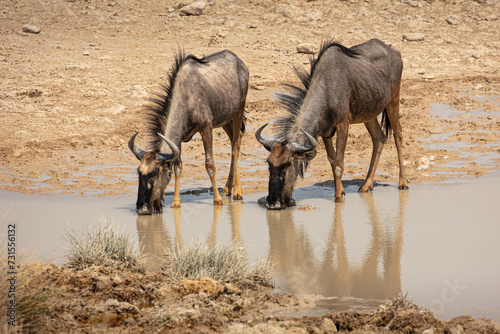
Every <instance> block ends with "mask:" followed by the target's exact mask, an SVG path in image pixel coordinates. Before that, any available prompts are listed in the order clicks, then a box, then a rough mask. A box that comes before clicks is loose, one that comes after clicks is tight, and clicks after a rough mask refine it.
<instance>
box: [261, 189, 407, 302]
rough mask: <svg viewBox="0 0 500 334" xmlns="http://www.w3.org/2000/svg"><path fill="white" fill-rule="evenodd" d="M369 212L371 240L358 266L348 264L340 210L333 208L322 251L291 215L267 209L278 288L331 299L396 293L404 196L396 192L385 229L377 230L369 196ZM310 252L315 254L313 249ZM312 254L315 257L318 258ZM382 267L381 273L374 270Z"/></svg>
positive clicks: (377, 220) (373, 209) (377, 223)
mask: <svg viewBox="0 0 500 334" xmlns="http://www.w3.org/2000/svg"><path fill="white" fill-rule="evenodd" d="M362 197H363V198H364V200H365V202H366V204H367V206H368V211H369V213H370V225H371V240H370V242H369V246H368V250H367V251H366V253H365V254H364V256H363V259H362V262H361V265H355V264H353V263H350V261H349V258H348V252H347V249H346V238H345V234H344V227H343V220H342V207H343V206H344V205H345V204H343V203H337V204H335V210H334V214H333V221H332V225H331V228H330V230H329V231H328V232H327V231H325V232H327V233H328V234H327V235H328V239H327V243H326V246H325V247H324V248H323V249H321V251H319V252H318V251H317V248H316V247H317V245H316V244H315V242H314V240H311V239H310V236H309V235H308V234H306V233H304V231H303V230H301V229H298V228H296V227H295V223H294V217H293V216H294V212H295V211H294V210H282V211H276V210H268V211H267V213H266V217H267V222H268V226H269V239H270V260H271V262H272V263H273V264H274V266H275V267H274V271H275V273H276V275H278V276H279V277H278V278H277V280H278V281H279V280H283V281H282V282H280V286H281V288H283V289H284V290H286V291H290V292H293V293H318V294H321V295H323V296H327V297H331V296H336V297H357V298H363V299H384V298H393V297H396V296H397V295H398V294H399V293H400V292H401V254H402V246H403V219H404V208H405V206H406V197H407V193H406V192H401V193H400V212H399V213H398V217H395V219H393V220H392V221H394V222H395V223H394V225H393V226H392V228H391V229H389V230H384V229H383V228H382V223H381V221H380V218H379V215H378V212H377V208H376V206H375V205H374V203H373V195H372V194H363V196H362ZM315 248H316V250H315ZM318 254H321V255H320V257H318ZM380 268H382V271H380Z"/></svg>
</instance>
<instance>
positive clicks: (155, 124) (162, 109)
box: [146, 49, 206, 152]
mask: <svg viewBox="0 0 500 334" xmlns="http://www.w3.org/2000/svg"><path fill="white" fill-rule="evenodd" d="M189 59H193V60H195V61H196V62H198V63H200V64H205V63H206V60H205V57H202V58H197V57H195V56H194V55H192V54H190V55H187V56H186V53H185V52H184V50H182V49H179V50H178V51H177V52H176V53H174V63H173V65H172V67H171V68H170V72H169V74H168V78H167V83H166V84H162V85H161V88H162V92H161V93H158V94H155V96H154V97H153V98H151V99H150V102H151V103H150V105H149V106H148V112H147V115H146V124H147V131H148V133H149V135H150V138H151V140H150V143H149V147H148V149H149V150H150V151H153V152H157V151H159V150H160V147H161V145H162V142H163V141H162V139H161V138H160V137H159V136H158V135H157V133H158V132H159V133H165V127H166V124H167V119H168V113H169V111H170V104H171V102H172V94H173V91H174V86H175V80H176V78H177V73H179V70H180V68H181V66H182V65H183V64H184V62H186V61H187V60H189Z"/></svg>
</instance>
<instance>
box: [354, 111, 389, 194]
mask: <svg viewBox="0 0 500 334" xmlns="http://www.w3.org/2000/svg"><path fill="white" fill-rule="evenodd" d="M365 126H366V129H367V130H368V133H369V134H370V136H371V137H372V144H373V151H372V159H371V161H370V168H369V169H368V174H367V175H366V180H365V183H364V184H363V185H362V186H361V187H360V188H359V190H358V191H359V192H367V191H370V190H372V189H373V179H374V178H375V172H376V170H377V164H378V161H379V159H380V155H381V153H382V149H383V148H384V143H385V142H386V141H387V137H386V136H385V135H384V132H383V131H382V129H381V128H380V125H379V124H378V120H377V119H376V118H374V119H372V120H371V121H369V122H367V123H365Z"/></svg>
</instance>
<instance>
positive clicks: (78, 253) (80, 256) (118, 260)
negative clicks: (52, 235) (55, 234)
mask: <svg viewBox="0 0 500 334" xmlns="http://www.w3.org/2000/svg"><path fill="white" fill-rule="evenodd" d="M65 240H66V241H67V245H68V246H67V250H66V257H67V262H66V263H65V264H66V266H68V267H69V268H74V269H77V270H82V269H85V268H88V267H91V266H109V267H113V268H119V269H122V268H128V269H138V270H143V264H142V263H141V261H140V260H139V259H140V252H139V249H138V248H137V247H136V246H135V245H134V243H133V242H132V241H130V238H129V236H128V234H126V233H124V232H123V231H118V230H117V229H116V227H115V224H114V223H113V222H112V221H100V222H99V223H98V224H96V225H94V226H93V227H91V228H87V230H86V231H84V232H83V233H81V232H77V231H72V232H70V233H69V234H68V235H67V236H66V237H65Z"/></svg>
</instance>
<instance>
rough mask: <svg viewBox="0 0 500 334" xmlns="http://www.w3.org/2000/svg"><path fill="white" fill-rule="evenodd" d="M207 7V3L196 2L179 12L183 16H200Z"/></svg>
mask: <svg viewBox="0 0 500 334" xmlns="http://www.w3.org/2000/svg"><path fill="white" fill-rule="evenodd" d="M206 7H207V3H206V2H205V1H195V2H193V3H191V4H189V5H187V6H184V7H182V8H181V9H180V10H179V11H180V12H181V14H183V15H193V16H199V15H202V14H203V11H204V10H205V8H206Z"/></svg>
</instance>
